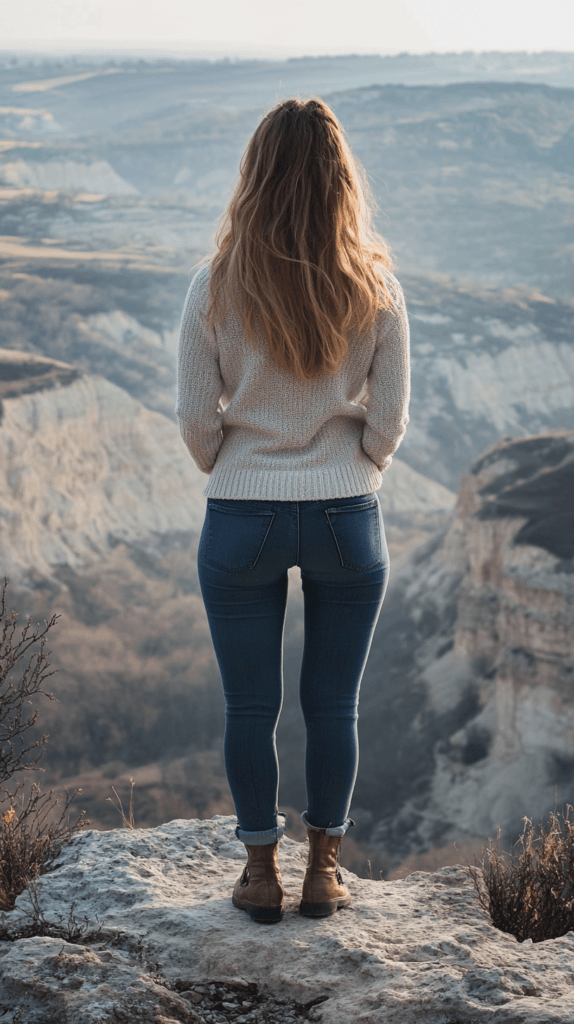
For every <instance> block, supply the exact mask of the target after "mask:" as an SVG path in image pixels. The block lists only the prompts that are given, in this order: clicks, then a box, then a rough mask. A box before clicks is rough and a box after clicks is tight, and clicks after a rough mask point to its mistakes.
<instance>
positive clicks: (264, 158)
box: [208, 99, 391, 380]
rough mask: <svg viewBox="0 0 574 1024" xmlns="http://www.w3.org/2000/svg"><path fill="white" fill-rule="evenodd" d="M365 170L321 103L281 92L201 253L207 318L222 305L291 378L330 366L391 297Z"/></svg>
mask: <svg viewBox="0 0 574 1024" xmlns="http://www.w3.org/2000/svg"><path fill="white" fill-rule="evenodd" d="M368 196H369V193H368V189H367V186H366V183H365V181H364V176H363V175H362V173H361V172H360V171H359V169H358V167H357V165H356V164H355V161H354V160H353V157H352V154H351V151H350V149H349V146H348V145H347V142H346V140H345V137H344V134H343V129H342V127H341V125H340V123H339V121H338V120H337V118H336V117H335V114H334V113H333V111H332V110H330V108H329V107H328V106H327V104H326V103H323V102H322V100H320V99H309V100H306V101H301V100H298V99H290V100H285V101H283V102H282V103H279V104H278V105H277V106H276V107H274V108H273V110H271V111H269V113H267V114H266V115H265V117H264V118H263V120H262V121H261V122H260V124H259V125H258V127H257V128H256V130H255V132H254V134H253V135H252V137H251V139H250V141H249V144H248V146H247V149H246V151H245V154H244V156H243V159H242V161H241V165H240V177H239V182H238V185H237V187H236V190H235V193H234V195H233V198H232V199H231V202H230V204H229V206H228V209H227V213H226V217H225V220H224V222H223V224H222V227H221V228H220V230H219V232H218V236H217V252H216V253H215V255H214V256H213V257H212V259H211V275H210V306H209V310H208V320H209V322H210V323H211V324H212V325H214V324H216V323H218V322H221V320H222V319H223V318H224V316H225V315H226V313H227V311H228V302H229V301H231V303H232V305H233V306H234V308H235V310H236V312H237V313H238V314H239V316H240V317H241V319H242V321H243V324H244V328H245V334H246V337H247V338H248V340H249V341H250V342H252V343H253V342H254V338H255V328H256V327H259V328H260V330H262V332H263V334H264V336H265V338H266V341H267V344H268V347H269V351H270V354H271V356H272V358H273V359H274V361H275V363H276V364H277V365H278V366H280V367H282V368H283V369H284V370H288V371H290V372H291V373H293V374H295V375H296V376H297V377H299V378H300V379H301V380H312V379H313V378H314V377H317V376H318V375H319V374H320V373H323V372H328V373H330V372H333V373H334V372H336V371H337V370H338V369H339V367H340V366H341V363H342V361H343V359H344V357H345V355H346V354H347V352H348V348H349V340H348V333H349V331H350V330H351V329H356V330H358V331H363V330H365V329H366V328H368V327H370V326H372V324H373V322H374V320H375V317H376V315H377V311H378V310H379V309H381V308H385V307H387V306H389V305H390V303H391V296H390V294H389V291H388V289H387V287H386V285H385V281H384V276H383V275H382V273H381V268H382V267H387V268H388V267H390V266H391V254H390V250H389V248H388V246H387V244H386V242H385V241H384V240H383V239H382V238H381V237H380V236H379V235H377V234H376V233H375V232H374V231H373V229H372V227H371V215H370V210H369V207H368V204H367V202H366V197H368Z"/></svg>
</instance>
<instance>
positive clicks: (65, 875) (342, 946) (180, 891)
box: [0, 816, 574, 1024]
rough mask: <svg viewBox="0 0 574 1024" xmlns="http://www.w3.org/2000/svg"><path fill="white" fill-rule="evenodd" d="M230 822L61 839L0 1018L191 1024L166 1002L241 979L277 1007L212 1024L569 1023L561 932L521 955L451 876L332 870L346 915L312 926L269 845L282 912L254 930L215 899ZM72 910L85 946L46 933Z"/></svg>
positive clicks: (17, 947) (187, 1009)
mask: <svg viewBox="0 0 574 1024" xmlns="http://www.w3.org/2000/svg"><path fill="white" fill-rule="evenodd" d="M234 825H235V820H234V819H233V818H228V817H219V816H216V817H215V818H213V819H209V820H206V821H197V820H192V821H184V820H178V821H172V822H170V823H169V824H166V825H162V826H160V827H159V828H155V829H149V830H140V831H137V830H136V831H130V830H122V829H117V830H114V831H112V832H103V833H100V832H94V831H90V832H86V833H84V834H83V835H80V836H78V837H76V838H75V839H74V840H73V842H72V844H71V845H70V846H69V847H67V848H65V849H64V850H63V852H62V854H61V855H60V857H59V859H58V861H57V862H56V865H55V868H54V870H52V871H51V872H50V873H49V874H47V875H44V876H43V877H41V878H40V879H39V881H38V885H37V894H38V902H39V905H40V907H41V910H42V914H43V917H44V921H45V922H46V926H45V929H44V930H45V933H47V934H44V936H42V937H30V938H24V939H18V938H16V939H15V941H3V942H0V979H1V980H0V985H1V988H2V993H3V995H2V1004H3V1009H4V1010H5V1017H4V1018H3V1019H5V1020H7V1021H10V1022H13V1021H14V1020H15V1019H16V1017H15V1013H16V1010H17V1009H20V1011H21V1013H23V1014H24V1019H25V1020H26V1022H27V1024H40V1022H45V1021H46V1020H47V1019H50V1020H52V1019H53V1020H62V1021H63V1020H70V1021H71V1020H73V1021H74V1022H79V1024H96V1022H98V1024H104V1022H105V1024H107V1022H108V1021H109V1022H110V1024H111V1022H112V1021H114V1022H116V1021H129V1022H132V1021H137V1022H147V1021H149V1022H150V1024H151V1022H162V1024H164V1022H167V1021H174V1020H175V1021H201V1020H202V1019H204V1018H203V1016H202V1013H201V1009H200V1008H193V1009H192V1008H191V1006H190V1002H189V1001H186V1000H185V999H183V998H181V997H180V996H179V995H178V994H177V992H178V991H179V992H181V991H182V990H186V989H187V988H190V987H191V986H192V985H193V984H198V983H199V984H204V985H205V984H206V983H207V984H208V983H209V982H211V981H219V982H225V981H231V982H233V981H235V982H237V983H238V984H239V985H241V983H245V982H247V983H255V984H257V986H258V987H259V990H260V991H263V992H265V993H267V994H268V995H269V996H272V997H274V998H275V999H276V1000H277V1004H276V1007H275V1009H274V1011H273V1013H272V1014H271V1015H269V1014H268V1015H267V1016H262V1011H258V1010H257V1008H255V1009H254V1010H253V1011H250V1010H249V1008H247V1009H240V1008H239V1007H237V1008H233V1007H232V1004H229V1005H227V1006H225V1005H224V1006H223V1010H222V1013H221V1014H220V1015H219V1017H218V1019H219V1020H222V1021H223V1020H234V1019H238V1018H239V1019H240V1020H241V1021H257V1020H261V1019H265V1020H267V1021H270V1022H273V1024H280V1022H281V1021H282V1020H287V1019H289V1018H288V1016H287V1013H288V1009H289V1004H291V1006H293V1004H294V1003H299V1004H309V1003H311V1002H313V1001H314V1000H317V1005H316V1006H315V1007H314V1008H313V1011H312V1012H311V1019H315V1020H317V1019H321V1020H322V1021H324V1024H355V1022H356V1021H362V1022H364V1024H415V1022H417V1024H418V1022H421V1021H424V1022H425V1024H426V1022H429V1024H431V1022H432V1024H439V1022H445V1021H455V1020H456V1021H459V1022H461V1024H462V1022H471V1021H483V1020H488V1021H492V1022H494V1024H505V1022H508V1024H510V1022H517V1021H520V1022H521V1024H542V1021H544V1022H556V1024H558V1022H560V1024H564V1022H567V1021H572V1020H573V1019H574V1016H573V1014H572V1002H571V994H572V984H573V982H574V959H573V957H572V954H573V952H574V933H572V932H570V933H569V934H568V935H566V936H564V937H563V938H560V939H554V940H550V941H547V942H544V943H539V944H537V945H533V944H532V943H531V942H530V941H529V940H528V941H527V942H525V943H522V944H520V943H518V942H517V940H516V939H515V938H514V937H512V936H511V935H507V934H504V933H502V932H499V931H497V930H496V929H495V928H494V927H493V926H492V925H491V924H490V922H489V920H488V918H487V916H486V914H485V913H484V911H482V910H481V908H480V907H479V904H478V902H477V900H476V897H475V895H474V891H473V889H472V887H471V885H470V883H469V881H468V879H467V877H466V874H465V872H464V871H463V870H462V869H461V868H457V867H454V868H442V869H441V870H440V871H438V872H436V873H435V874H425V873H423V872H417V873H416V874H413V875H410V876H409V877H408V878H406V879H405V880H403V881H399V882H376V881H368V880H363V879H359V878H357V877H356V876H355V875H353V874H351V873H350V872H347V871H345V872H344V877H345V883H346V884H347V885H348V887H349V890H350V892H351V894H352V897H353V905H352V907H351V908H349V909H347V910H341V911H339V913H337V914H336V915H334V916H333V917H330V918H327V919H324V920H320V921H315V920H310V919H308V918H303V917H301V916H300V915H299V913H298V910H297V907H298V897H299V894H300V891H301V884H302V880H303V874H304V869H305V858H306V849H305V847H304V846H303V845H302V844H298V843H295V842H293V841H291V840H289V839H284V840H283V841H282V844H281V847H280V860H281V870H282V873H283V877H284V883H285V888H286V891H287V893H288V898H287V910H286V914H285V916H284V918H283V921H282V922H281V923H280V924H279V925H275V926H274V927H264V926H262V925H256V924H254V923H253V922H252V921H250V919H249V918H248V917H247V915H246V914H245V913H243V912H242V911H240V910H236V909H235V908H234V907H233V906H232V903H231V899H230V892H231V888H232V885H233V882H234V880H235V879H236V877H237V875H238V874H239V872H240V870H241V866H242V864H243V862H244V860H245V855H244V848H243V846H242V845H241V844H240V843H239V842H238V841H237V840H236V839H235V837H234V831H233V830H234ZM72 909H73V915H74V917H75V918H76V920H77V921H79V922H81V923H83V930H84V938H83V939H82V937H78V938H77V941H74V942H66V941H64V940H62V938H60V937H57V938H54V937H50V931H51V930H52V931H53V932H54V934H55V935H56V936H58V935H59V932H58V928H61V926H62V924H65V923H66V922H67V921H68V919H69V916H70V911H71V910H72ZM30 912H31V904H30V898H29V895H28V894H27V893H23V894H22V895H21V896H20V897H19V898H18V901H17V906H16V909H15V910H13V911H12V912H10V913H6V914H4V915H3V916H2V918H1V919H0V923H1V925H2V927H3V928H8V929H9V930H10V931H11V933H12V935H13V936H15V935H17V933H18V929H19V927H22V926H24V927H25V926H26V923H27V922H28V921H29V917H27V914H29V913H30ZM99 922H101V930H100V931H99V932H98V924H99ZM90 932H91V937H90ZM150 965H153V970H152V968H151V966H150ZM321 999H322V1000H323V1001H322V1002H320V1000H321ZM258 1013H259V1016H258ZM58 1015H59V1016H58ZM19 1019H22V1018H19ZM214 1019H215V1018H214Z"/></svg>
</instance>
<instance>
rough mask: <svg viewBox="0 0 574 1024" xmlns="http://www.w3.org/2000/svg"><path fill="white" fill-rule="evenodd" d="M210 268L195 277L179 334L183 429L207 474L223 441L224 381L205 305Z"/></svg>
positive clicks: (179, 396) (178, 408)
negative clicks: (204, 309) (205, 312)
mask: <svg viewBox="0 0 574 1024" xmlns="http://www.w3.org/2000/svg"><path fill="white" fill-rule="evenodd" d="M206 269H207V268H202V269H201V270H200V271H199V272H198V273H197V274H196V275H195V277H194V278H193V280H192V282H191V284H190V286H189V289H188V292H187V296H186V299H185V305H184V309H183V314H182V318H181V328H180V335H179V353H178V361H177V402H176V406H175V411H176V414H177V417H178V419H179V429H180V433H181V436H182V438H183V440H184V441H185V444H186V445H187V447H188V449H189V452H190V454H191V456H192V458H193V460H194V462H195V464H196V465H197V466H198V468H199V469H201V470H202V472H203V473H211V471H212V469H213V467H214V465H215V460H216V458H217V453H218V451H219V449H220V447H221V443H222V440H223V432H222V427H221V423H222V408H221V403H220V398H221V395H222V393H223V381H222V379H221V373H220V369H219V356H218V350H217V339H216V337H215V331H214V330H213V328H210V327H208V326H207V324H206V322H205V320H204V317H203V314H202V309H201V307H202V306H206V305H207V301H208V294H207V289H206V287H205V280H206V277H207V279H209V276H208V275H206V273H205V271H206Z"/></svg>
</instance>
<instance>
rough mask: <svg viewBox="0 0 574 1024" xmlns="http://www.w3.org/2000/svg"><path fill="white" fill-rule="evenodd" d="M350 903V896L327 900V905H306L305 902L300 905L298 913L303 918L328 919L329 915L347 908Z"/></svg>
mask: <svg viewBox="0 0 574 1024" xmlns="http://www.w3.org/2000/svg"><path fill="white" fill-rule="evenodd" d="M350 903H351V897H350V896H343V897H342V898H341V899H338V900H329V902H328V903H308V902H306V901H305V902H302V903H301V905H300V907H299V913H300V914H302V915H303V917H330V915H331V914H336V912H337V911H338V910H343V908H344V907H348V906H349V905H350Z"/></svg>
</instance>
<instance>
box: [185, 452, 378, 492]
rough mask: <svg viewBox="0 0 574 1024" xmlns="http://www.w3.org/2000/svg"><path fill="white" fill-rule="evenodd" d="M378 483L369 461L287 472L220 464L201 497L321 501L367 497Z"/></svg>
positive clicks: (373, 468) (375, 468)
mask: <svg viewBox="0 0 574 1024" xmlns="http://www.w3.org/2000/svg"><path fill="white" fill-rule="evenodd" d="M381 483H382V474H381V473H380V472H379V470H378V469H377V467H376V466H375V465H374V463H373V462H371V460H370V459H368V460H367V459H365V462H364V463H361V464H347V465H342V464H334V465H330V466H321V467H318V468H316V469H308V470H301V469H299V470H296V471H293V472H290V473H289V472H287V473H286V472H281V471H274V470H269V469H259V470H258V469H238V468H236V467H235V466H233V465H225V464H224V465H221V466H219V467H218V466H217V465H216V467H215V469H214V470H213V473H212V474H211V476H210V478H209V483H208V484H207V487H206V488H205V490H204V491H203V494H204V495H205V496H206V497H207V498H238V499H244V500H247V501H249V500H258V499H259V500H260V501H321V500H322V499H325V498H350V497H353V495H356V494H371V493H372V492H373V491H377V490H378V489H379V487H380V486H381Z"/></svg>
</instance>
